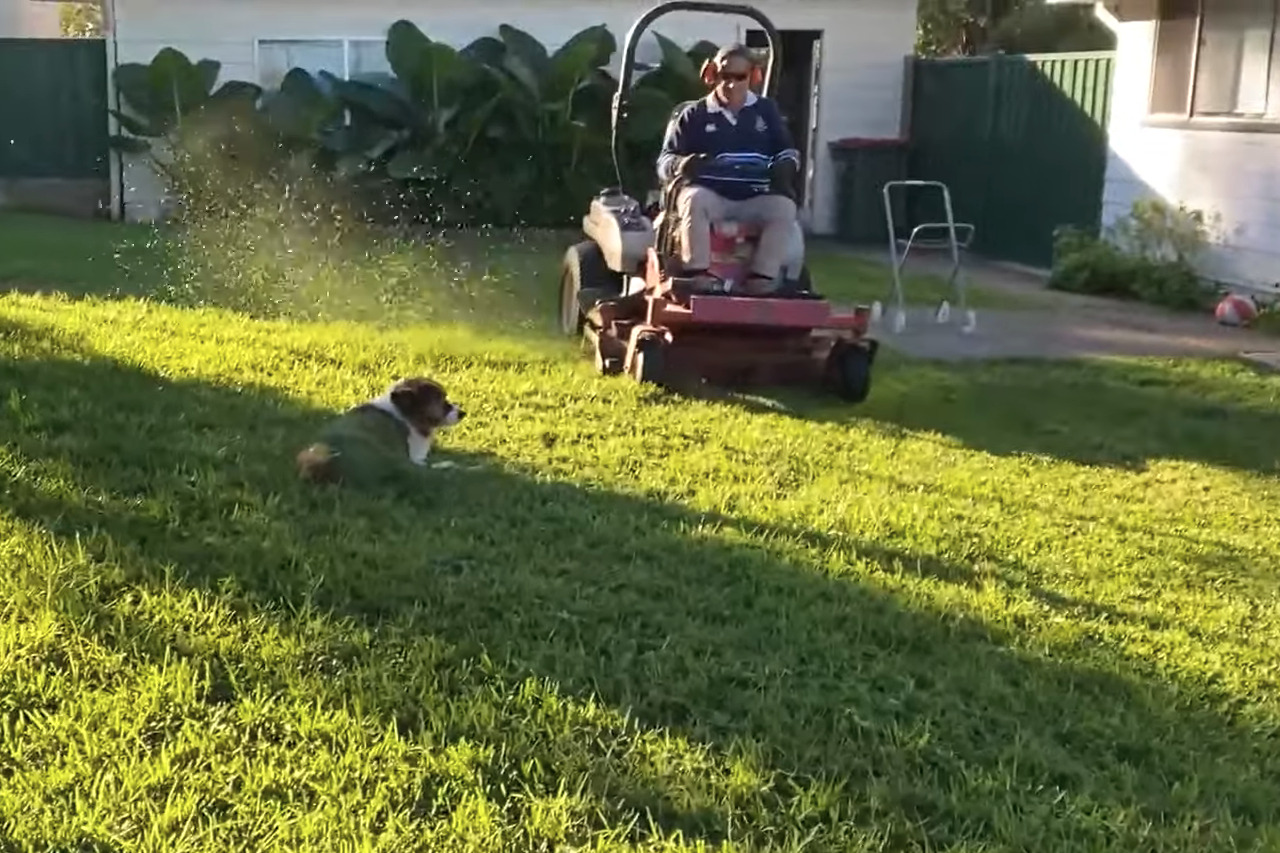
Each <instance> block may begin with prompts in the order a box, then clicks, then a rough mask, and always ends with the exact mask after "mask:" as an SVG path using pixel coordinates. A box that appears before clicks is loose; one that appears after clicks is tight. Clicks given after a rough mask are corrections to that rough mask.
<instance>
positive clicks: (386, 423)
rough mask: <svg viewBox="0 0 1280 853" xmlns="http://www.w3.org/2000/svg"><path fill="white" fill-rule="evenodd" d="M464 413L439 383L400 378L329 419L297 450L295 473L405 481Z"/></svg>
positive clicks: (332, 479) (363, 481)
mask: <svg viewBox="0 0 1280 853" xmlns="http://www.w3.org/2000/svg"><path fill="white" fill-rule="evenodd" d="M464 417H466V412H464V411H462V409H460V408H458V406H456V405H454V404H453V403H452V402H450V401H449V397H448V395H447V394H446V393H445V390H444V388H443V387H442V386H441V385H440V383H438V382H435V381H434V380H431V379H426V378H423V377H413V378H409V379H402V380H400V381H399V382H397V383H395V384H394V385H392V386H391V387H390V388H389V389H388V390H387V392H386V393H385V394H383V395H382V396H381V397H378V398H376V399H373V400H370V401H368V402H367V403H363V404H361V405H359V406H356V407H355V408H353V409H349V410H348V411H346V412H344V413H343V414H342V415H340V416H339V417H337V418H335V419H334V420H332V421H330V422H329V423H328V424H327V425H326V426H325V428H324V430H322V431H321V433H320V435H319V436H318V438H317V440H316V441H315V442H314V443H313V444H311V445H310V446H308V447H306V448H304V449H303V450H302V451H301V452H299V453H298V455H297V465H298V474H299V476H300V477H301V478H302V479H303V480H306V481H309V482H313V483H341V484H350V485H354V486H357V487H362V486H378V485H382V484H387V483H389V482H392V481H395V482H404V477H405V475H406V474H411V473H413V472H415V471H417V469H418V468H420V467H422V466H425V465H426V464H427V456H428V455H429V454H430V453H431V446H432V444H433V443H434V442H435V437H436V433H437V432H438V431H440V430H442V429H447V428H448V427H451V426H454V425H456V424H457V423H458V422H459V421H461V420H462V419H463V418H464Z"/></svg>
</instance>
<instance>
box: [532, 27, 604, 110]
mask: <svg viewBox="0 0 1280 853" xmlns="http://www.w3.org/2000/svg"><path fill="white" fill-rule="evenodd" d="M617 47H618V43H617V41H616V40H615V39H614V37H613V34H612V33H611V32H609V28H608V27H606V26H604V25H603V24H601V25H597V26H594V27H588V28H587V29H585V30H582V31H581V32H579V33H577V34H575V35H574V36H573V37H572V38H570V39H569V40H568V41H566V42H565V43H564V44H563V45H561V46H560V47H559V49H557V50H556V52H555V53H554V54H553V55H552V56H551V59H550V61H549V62H548V69H547V75H546V79H545V81H544V82H543V87H542V88H543V97H544V98H546V99H548V100H556V101H566V100H568V99H570V98H571V97H572V96H573V94H574V92H575V91H576V90H577V89H578V88H579V87H580V86H582V85H584V84H585V85H597V84H598V81H597V78H596V77H595V72H596V70H597V69H599V68H600V66H602V65H605V64H606V63H608V61H609V59H610V57H612V56H613V54H614V51H615V50H617Z"/></svg>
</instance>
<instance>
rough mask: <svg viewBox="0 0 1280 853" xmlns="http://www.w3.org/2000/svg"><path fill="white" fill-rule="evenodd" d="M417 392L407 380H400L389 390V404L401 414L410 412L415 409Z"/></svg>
mask: <svg viewBox="0 0 1280 853" xmlns="http://www.w3.org/2000/svg"><path fill="white" fill-rule="evenodd" d="M417 397H418V391H417V389H416V388H414V387H413V385H411V384H410V383H409V381H408V380H403V379H402V380H400V381H399V382H397V383H396V384H395V385H394V386H393V387H392V388H391V404H392V405H393V406H395V407H396V408H397V409H399V410H400V411H401V412H404V413H408V412H412V411H413V410H414V409H415V408H417Z"/></svg>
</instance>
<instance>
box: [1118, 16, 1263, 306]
mask: <svg viewBox="0 0 1280 853" xmlns="http://www.w3.org/2000/svg"><path fill="white" fill-rule="evenodd" d="M1115 29H1116V33H1117V39H1118V40H1117V44H1116V70H1115V80H1114V85H1113V96H1112V97H1113V100H1112V107H1111V122H1110V127H1109V135H1110V142H1111V153H1110V160H1109V162H1108V164H1107V178H1106V189H1105V191H1104V194H1103V222H1104V224H1109V223H1111V222H1113V221H1115V219H1116V218H1117V217H1119V216H1123V215H1124V214H1125V213H1127V212H1128V211H1129V209H1130V206H1131V205H1132V204H1133V202H1134V201H1136V200H1138V199H1142V198H1152V197H1159V198H1163V199H1166V200H1168V201H1171V202H1174V203H1177V202H1182V203H1184V204H1186V205H1187V206H1188V207H1191V208H1199V209H1201V210H1203V211H1205V213H1206V214H1209V215H1214V214H1217V215H1219V216H1220V217H1221V230H1222V238H1221V243H1220V244H1218V245H1215V246H1214V247H1213V248H1212V249H1211V251H1210V252H1209V253H1207V257H1206V258H1205V262H1204V265H1203V266H1204V270H1203V271H1204V272H1205V273H1206V274H1208V275H1211V276H1214V277H1215V278H1217V279H1219V280H1221V281H1225V282H1228V283H1232V284H1243V285H1252V286H1261V287H1268V288H1269V287H1270V286H1274V285H1275V284H1276V283H1277V282H1280V133H1235V132H1226V131H1212V130H1182V129H1171V128H1156V127H1145V126H1143V117H1144V115H1145V114H1146V110H1147V94H1148V91H1149V89H1150V79H1151V78H1150V75H1151V59H1152V50H1153V45H1154V35H1155V25H1154V24H1153V23H1152V22H1151V21H1126V22H1122V23H1118V24H1116V25H1115Z"/></svg>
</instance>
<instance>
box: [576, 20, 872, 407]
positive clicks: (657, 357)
mask: <svg viewBox="0 0 1280 853" xmlns="http://www.w3.org/2000/svg"><path fill="white" fill-rule="evenodd" d="M670 12H703V13H713V14H724V15H742V16H745V17H748V18H751V19H752V20H754V21H755V22H756V23H757V24H759V25H760V27H761V29H763V30H764V33H765V35H766V37H767V39H768V43H769V45H768V46H769V53H768V60H767V63H766V66H765V70H764V72H763V75H762V77H761V79H759V81H758V82H759V84H760V85H761V86H762V89H763V92H764V94H766V95H772V94H773V93H774V92H775V91H776V88H777V80H776V76H775V73H774V71H775V69H776V68H779V67H780V63H779V55H780V53H779V51H780V48H781V39H780V37H779V35H778V31H777V29H776V28H775V27H774V25H773V23H772V22H771V21H770V20H769V19H768V18H767V17H765V16H764V14H762V13H761V12H760V11H758V10H757V9H755V8H753V7H751V6H745V5H738V4H730V3H718V2H709V1H708V0H668V2H663V3H659V4H658V5H657V6H654V7H653V8H651V9H650V10H649V11H647V12H645V14H644V15H642V16H641V17H640V19H639V20H637V21H636V22H635V24H633V25H632V27H631V30H630V31H629V32H628V33H627V38H626V42H625V45H624V48H623V52H622V68H621V71H620V73H619V75H618V91H617V93H616V94H615V95H614V101H613V117H612V119H613V121H612V132H613V158H614V163H615V166H616V167H617V171H618V174H619V184H621V183H622V180H621V167H620V165H619V163H620V159H619V155H620V152H619V140H620V138H621V134H620V133H619V127H620V125H622V124H623V123H624V122H625V121H626V119H627V114H628V99H629V97H630V91H631V80H632V76H633V72H634V66H635V53H636V45H637V43H638V42H639V40H640V37H641V36H642V35H643V34H644V32H645V30H646V28H648V27H649V25H650V24H652V23H653V22H654V21H655V20H656V19H658V18H659V17H661V16H663V15H665V14H668V13H670ZM704 74H705V69H704ZM684 106H685V104H680V105H679V106H677V107H676V112H675V113H673V115H675V114H678V113H679V111H680V110H681V109H682V108H683V107H684ZM655 159H656V157H655ZM671 190H672V187H670V186H668V187H664V188H662V192H661V198H662V201H661V202H660V206H659V208H658V212H657V213H656V215H654V216H653V217H652V218H651V217H650V214H652V213H654V211H653V210H652V209H651V210H649V211H646V210H645V209H643V208H642V207H641V205H640V203H639V202H637V201H636V200H635V199H634V198H632V197H631V196H629V195H627V194H626V192H625V190H624V189H623V188H622V187H621V186H617V187H610V188H607V189H604V190H602V191H601V192H600V193H599V194H598V195H597V196H596V197H595V198H594V199H592V201H591V207H590V210H589V212H588V213H587V215H586V216H584V217H583V232H584V234H585V235H586V237H587V238H588V239H586V240H584V241H582V242H580V243H578V244H576V245H574V246H572V247H570V248H569V250H568V251H567V252H566V253H565V257H564V265H563V270H562V275H561V286H560V326H561V330H562V331H563V332H564V333H565V334H566V335H578V334H582V335H584V336H585V338H586V340H587V342H588V343H589V344H590V345H591V346H593V347H594V349H595V363H596V367H597V369H598V370H599V371H600V372H601V373H604V374H618V373H626V374H628V375H630V376H631V377H633V378H634V379H636V380H638V381H640V382H647V383H654V384H658V385H664V386H673V385H678V384H680V382H681V380H682V379H683V380H690V379H691V380H695V381H707V382H712V383H715V384H719V385H725V386H734V385H739V386H740V385H749V386H761V385H775V386H776V385H791V384H799V383H803V384H816V385H821V386H823V387H825V388H827V389H829V390H830V391H833V392H834V393H836V394H838V395H839V396H840V397H842V398H843V399H845V400H848V401H851V402H855V403H856V402H861V401H863V400H865V399H866V397H867V394H868V392H869V391H870V388H871V367H872V364H873V363H874V362H875V356H876V350H877V347H878V342H877V341H876V340H874V339H872V338H869V337H867V328H868V325H869V323H870V318H871V310H870V308H869V307H868V306H865V305H859V306H856V307H854V308H852V309H849V310H843V309H837V308H836V307H834V306H833V305H832V304H831V303H830V302H828V301H827V300H826V299H824V298H823V297H821V296H820V295H818V294H817V293H816V292H814V291H813V290H812V287H811V283H810V280H809V272H808V269H807V267H806V266H805V244H804V232H803V231H802V230H801V226H800V223H799V221H797V222H796V223H795V225H794V226H793V227H794V231H793V234H792V239H791V251H790V252H789V253H788V254H789V256H788V259H787V261H786V262H785V263H784V265H783V269H782V273H781V276H782V278H783V281H782V282H781V283H780V285H779V286H778V287H777V288H776V289H774V290H773V291H772V292H770V293H769V294H767V295H765V296H756V295H746V294H741V293H738V292H736V291H735V290H734V287H733V284H734V282H742V281H744V280H745V278H746V273H747V271H748V269H749V265H750V262H751V258H752V254H753V253H754V251H755V248H756V245H757V243H758V240H759V236H760V228H759V226H756V225H754V224H751V223H745V222H734V221H720V222H715V223H712V228H711V247H712V265H711V268H710V269H709V272H710V273H711V276H712V277H713V278H714V279H716V280H718V282H723V285H721V286H720V287H719V288H718V289H715V290H709V289H708V288H707V287H706V286H705V279H701V278H697V277H691V276H685V275H682V273H683V271H684V270H683V267H682V264H681V261H680V252H679V247H678V243H677V237H676V233H675V230H676V229H675V225H676V223H675V216H674V211H673V210H672V208H673V206H674V195H675V194H674V193H673V192H672V191H671Z"/></svg>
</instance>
